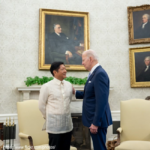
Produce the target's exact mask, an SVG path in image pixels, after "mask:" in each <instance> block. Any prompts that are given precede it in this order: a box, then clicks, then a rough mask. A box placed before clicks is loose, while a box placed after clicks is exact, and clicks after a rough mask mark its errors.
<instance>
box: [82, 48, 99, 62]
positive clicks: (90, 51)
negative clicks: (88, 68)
mask: <svg viewBox="0 0 150 150" xmlns="http://www.w3.org/2000/svg"><path fill="white" fill-rule="evenodd" d="M83 53H84V54H86V56H87V57H88V58H89V57H93V58H94V60H96V61H98V59H99V58H98V56H97V54H96V52H95V51H93V50H92V49H89V50H87V51H84V52H83Z"/></svg>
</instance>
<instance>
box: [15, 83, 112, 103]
mask: <svg viewBox="0 0 150 150" xmlns="http://www.w3.org/2000/svg"><path fill="white" fill-rule="evenodd" d="M73 87H74V88H75V90H78V91H83V90H84V85H73ZM40 89H41V85H40V86H38V85H37V86H30V87H17V90H18V91H19V92H22V94H23V97H22V100H28V99H30V92H39V91H40ZM110 90H113V87H110Z"/></svg>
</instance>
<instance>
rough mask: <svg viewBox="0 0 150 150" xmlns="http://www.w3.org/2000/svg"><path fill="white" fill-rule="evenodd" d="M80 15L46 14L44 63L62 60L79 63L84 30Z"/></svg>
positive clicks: (74, 63)
mask: <svg viewBox="0 0 150 150" xmlns="http://www.w3.org/2000/svg"><path fill="white" fill-rule="evenodd" d="M83 19H84V18H81V17H66V16H53V15H46V22H45V25H46V28H45V64H51V63H52V62H53V61H62V62H64V63H65V64H73V65H81V64H82V57H81V54H82V53H81V54H79V53H78V51H80V50H81V52H83V51H84V30H83V26H84V24H83Z"/></svg>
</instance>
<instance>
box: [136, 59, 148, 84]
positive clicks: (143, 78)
mask: <svg viewBox="0 0 150 150" xmlns="http://www.w3.org/2000/svg"><path fill="white" fill-rule="evenodd" d="M144 62H145V68H144V69H143V70H142V71H141V73H140V74H139V76H137V78H136V82H143V81H150V56H147V57H145V59H144Z"/></svg>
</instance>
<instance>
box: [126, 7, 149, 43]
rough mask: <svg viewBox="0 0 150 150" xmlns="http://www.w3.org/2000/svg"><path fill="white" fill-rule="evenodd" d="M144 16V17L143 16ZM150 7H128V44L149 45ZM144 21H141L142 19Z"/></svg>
mask: <svg viewBox="0 0 150 150" xmlns="http://www.w3.org/2000/svg"><path fill="white" fill-rule="evenodd" d="M145 14H146V15H145ZM147 14H148V15H150V5H142V6H136V7H128V31H129V44H130V45H132V44H141V43H150V34H149V33H150V21H149V19H148V17H149V16H148V15H147ZM144 17H145V18H146V20H143V18H144Z"/></svg>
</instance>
